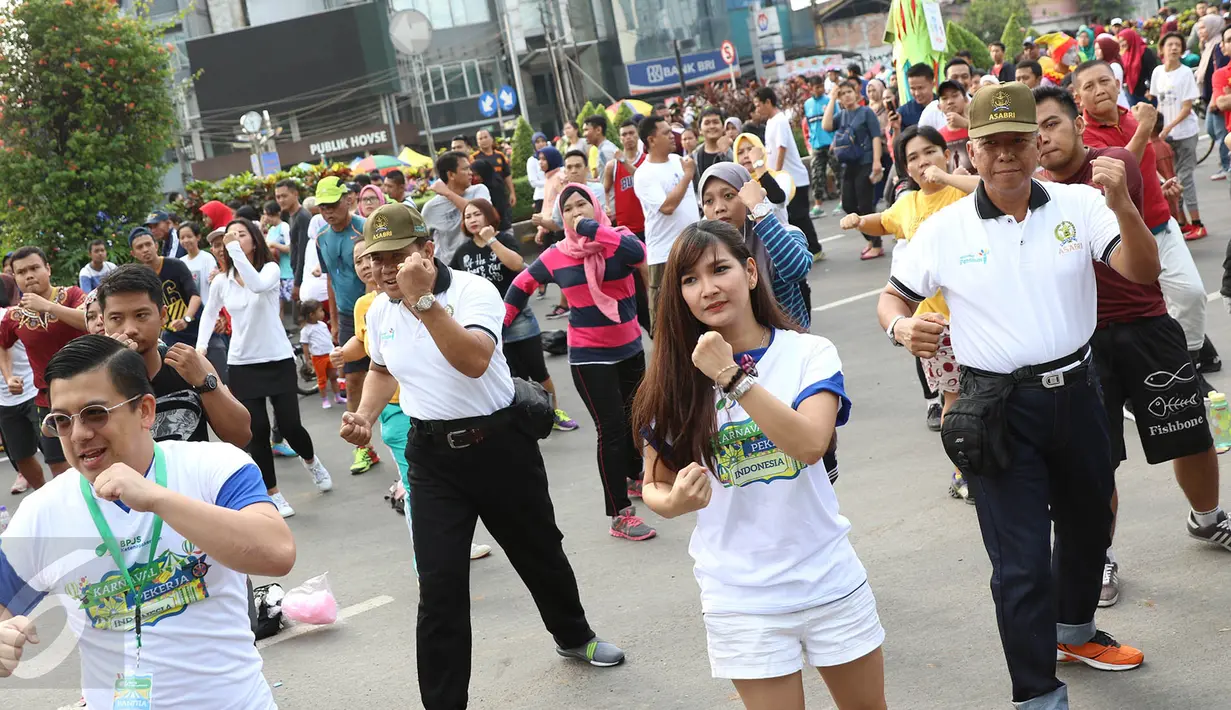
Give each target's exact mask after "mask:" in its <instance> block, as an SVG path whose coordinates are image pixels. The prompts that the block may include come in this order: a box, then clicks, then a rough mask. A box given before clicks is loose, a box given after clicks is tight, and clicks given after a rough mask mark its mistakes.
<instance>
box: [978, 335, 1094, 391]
mask: <svg viewBox="0 0 1231 710" xmlns="http://www.w3.org/2000/svg"><path fill="white" fill-rule="evenodd" d="M1089 356H1090V346H1088V345H1083V346H1081V347H1080V348H1079V349H1078V350H1077V351H1076V352H1074V353H1071V354H1069V355H1065V356H1064V357H1060V358H1056V359H1055V360H1052V361H1050V362H1044V363H1040V364H1038V365H1028V366H1026V367H1019V368H1018V369H1016V370H1014V371H1013V372H1010V373H1008V374H1005V373H1003V372H988V371H987V370H980V369H977V368H973V367H963V368H962V371H963V372H966V371H969V372H970V373H971V374H974V375H978V376H980V377H993V378H997V379H1010V380H1013V383H1014V384H1021V385H1038V386H1041V387H1045V388H1047V389H1055V388H1057V387H1063V386H1064V385H1065V376H1066V375H1069V376H1072V375H1074V374H1077V373H1078V372H1084V370H1085V368H1084V367H1073V368H1072V369H1070V370H1065V371H1064V372H1056V371H1057V370H1063V369H1064V368H1066V367H1072V366H1073V365H1081V364H1082V363H1084V362H1085V361H1086V358H1088V357H1089ZM1079 379H1084V378H1079ZM1074 381H1077V380H1074Z"/></svg>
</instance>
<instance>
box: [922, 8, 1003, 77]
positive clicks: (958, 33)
mask: <svg viewBox="0 0 1231 710" xmlns="http://www.w3.org/2000/svg"><path fill="white" fill-rule="evenodd" d="M945 35H946V36H947V38H948V45H949V50H948V51H947V52H946V53H945V61H948V60H949V59H952V58H953V57H954V56H955V55H957V53H958V52H960V51H961V50H963V49H965V50H967V51H969V52H970V57H971V61H973V62H974V65H975V66H976V67H983V68H984V69H986V68H987V67H990V66H991V65H992V55H991V54H989V53H988V51H987V44H986V43H984V42H983V40H981V39H979V38H978V37H976V36H975V35H974V34H973V33H971V31H970V30H968V29H966V28H965V27H963V26H961V25H959V24H957V23H956V22H949V23H948V24H946V25H945ZM1019 44H1020V43H1019ZM940 80H941V81H944V77H941V78H940Z"/></svg>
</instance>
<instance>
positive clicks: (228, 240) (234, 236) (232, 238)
mask: <svg viewBox="0 0 1231 710" xmlns="http://www.w3.org/2000/svg"><path fill="white" fill-rule="evenodd" d="M222 243H223V244H224V245H226V244H238V243H239V232H234V231H231V230H227V233H226V234H224V235H222Z"/></svg>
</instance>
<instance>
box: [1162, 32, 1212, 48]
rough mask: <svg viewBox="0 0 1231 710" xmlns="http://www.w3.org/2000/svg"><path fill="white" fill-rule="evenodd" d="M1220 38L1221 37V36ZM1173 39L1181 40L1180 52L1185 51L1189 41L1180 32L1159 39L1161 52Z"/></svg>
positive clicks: (1170, 33) (1169, 33)
mask: <svg viewBox="0 0 1231 710" xmlns="http://www.w3.org/2000/svg"><path fill="white" fill-rule="evenodd" d="M1219 36H1220V37H1221V34H1220V35H1219ZM1172 38H1174V39H1178V40H1180V51H1183V50H1184V47H1185V46H1187V44H1188V41H1187V40H1186V39H1185V38H1184V35H1182V34H1180V33H1179V32H1168V33H1167V34H1165V35H1163V36H1162V37H1160V38H1159V39H1158V49H1159V51H1162V49H1163V45H1164V44H1167V40H1169V39H1172Z"/></svg>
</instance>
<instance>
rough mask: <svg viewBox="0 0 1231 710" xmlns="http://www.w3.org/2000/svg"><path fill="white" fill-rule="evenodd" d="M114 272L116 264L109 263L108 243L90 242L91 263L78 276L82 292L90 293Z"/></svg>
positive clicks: (82, 268)
mask: <svg viewBox="0 0 1231 710" xmlns="http://www.w3.org/2000/svg"><path fill="white" fill-rule="evenodd" d="M112 271H115V264H113V263H111V262H110V261H107V242H104V241H103V240H101V239H95V240H94V241H92V242H90V261H89V262H88V263H87V264H86V265H85V266H83V267H81V272H80V273H79V274H78V284H79V285H80V286H81V290H82V291H85V292H86V293H89V292H91V291H93V290H94V289H96V288H98V283H99V282H100V281H102V280H103V277H104V276H106V275H107V274H109V273H111V272H112Z"/></svg>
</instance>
